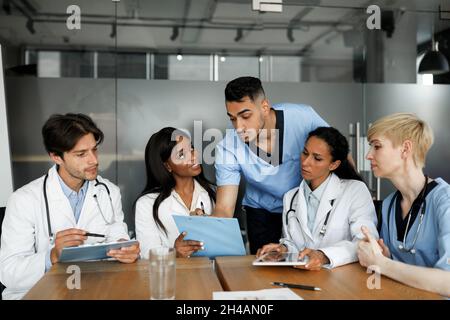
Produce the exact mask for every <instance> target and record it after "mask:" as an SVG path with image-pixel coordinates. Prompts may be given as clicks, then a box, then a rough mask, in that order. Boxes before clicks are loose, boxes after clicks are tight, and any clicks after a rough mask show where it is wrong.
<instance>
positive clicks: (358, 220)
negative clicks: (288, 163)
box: [281, 173, 378, 268]
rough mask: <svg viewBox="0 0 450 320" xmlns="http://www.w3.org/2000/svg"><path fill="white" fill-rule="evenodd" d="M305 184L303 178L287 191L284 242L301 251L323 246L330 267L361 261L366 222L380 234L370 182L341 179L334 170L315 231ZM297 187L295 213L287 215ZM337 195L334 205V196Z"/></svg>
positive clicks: (321, 202) (284, 202)
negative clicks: (310, 223) (359, 248)
mask: <svg viewBox="0 0 450 320" xmlns="http://www.w3.org/2000/svg"><path fill="white" fill-rule="evenodd" d="M305 184H306V182H305V181H304V180H303V181H302V182H301V183H300V187H297V188H294V189H292V190H290V191H288V192H287V193H286V194H285V195H284V199H283V238H282V239H281V243H283V244H284V245H286V246H287V247H288V249H289V251H293V252H298V251H301V250H303V249H304V248H310V249H315V250H321V251H322V252H324V253H325V255H326V256H327V257H328V259H329V260H330V264H329V265H326V266H324V267H327V268H335V267H338V266H341V265H344V264H348V263H351V262H355V261H358V258H357V253H356V251H357V243H358V241H359V240H360V239H362V238H363V237H364V236H363V234H362V232H361V226H366V227H367V228H369V230H370V232H371V233H372V234H373V235H374V236H375V237H378V232H377V228H376V224H377V217H376V213H375V207H374V204H373V201H372V198H371V196H370V193H369V190H368V189H367V187H366V185H365V184H364V183H363V182H361V181H357V180H347V179H339V177H338V176H336V175H335V174H334V173H333V174H332V175H331V177H330V181H329V182H328V185H327V186H326V189H325V190H324V192H323V195H322V198H321V200H320V204H319V207H318V210H317V213H316V218H315V222H314V227H313V232H312V233H311V231H310V230H309V228H308V223H307V222H308V220H307V219H308V217H307V204H306V199H305V194H304V188H305ZM297 190H299V192H298V193H297V196H296V197H295V198H294V201H293V204H292V208H293V209H295V213H294V212H291V213H290V214H289V215H287V212H288V211H289V208H290V204H291V200H292V198H293V196H294V194H295V192H296V191H297ZM333 199H334V203H333V207H332V206H331V200H333ZM330 210H331V213H330V216H329V219H328V224H327V229H326V233H325V235H324V236H322V235H321V234H320V230H321V228H322V226H323V225H324V222H325V218H326V215H327V213H328V212H329V211H330ZM295 217H297V219H298V220H297V219H295ZM287 219H288V220H287ZM287 221H288V222H287ZM288 225H289V227H288Z"/></svg>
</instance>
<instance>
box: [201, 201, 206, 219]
mask: <svg viewBox="0 0 450 320" xmlns="http://www.w3.org/2000/svg"><path fill="white" fill-rule="evenodd" d="M200 207H201V208H202V211H203V214H202V216H206V212H205V206H204V205H203V201H200Z"/></svg>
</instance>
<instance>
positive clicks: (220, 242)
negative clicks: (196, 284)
mask: <svg viewBox="0 0 450 320" xmlns="http://www.w3.org/2000/svg"><path fill="white" fill-rule="evenodd" d="M172 217H173V219H174V220H175V224H176V225H177V228H178V231H179V232H180V233H181V232H183V231H186V232H187V235H186V237H185V238H184V239H185V240H197V241H202V242H203V244H204V245H203V247H204V248H205V250H199V251H197V252H196V253H194V254H193V256H196V257H208V258H214V257H217V256H245V255H246V251H245V247H244V241H243V240H242V235H241V229H240V228H239V223H238V220H237V219H236V218H214V217H202V216H180V215H175V214H174V215H172Z"/></svg>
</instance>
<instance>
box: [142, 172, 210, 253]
mask: <svg viewBox="0 0 450 320" xmlns="http://www.w3.org/2000/svg"><path fill="white" fill-rule="evenodd" d="M157 197H158V193H149V194H146V195H145V196H142V197H141V198H139V200H138V201H137V202H136V216H135V219H136V220H135V225H136V239H137V240H139V243H140V246H141V257H142V258H144V259H148V256H149V250H150V249H152V248H156V247H174V243H175V240H176V238H178V236H179V235H180V232H179V231H178V228H177V226H176V224H175V220H174V219H173V217H172V215H184V216H189V214H190V212H192V211H195V209H197V208H198V209H201V202H203V206H204V208H205V213H206V214H208V215H209V214H211V212H212V208H213V203H212V201H211V199H210V197H209V194H208V192H207V191H206V190H205V189H204V188H203V187H202V186H201V185H200V184H199V183H198V182H197V181H196V180H194V194H193V196H192V203H191V207H190V208H187V207H186V205H185V204H184V202H183V200H182V199H181V197H180V196H179V195H178V193H177V192H176V191H175V190H172V193H171V194H170V196H169V197H168V198H166V199H164V201H163V202H161V204H160V205H159V208H158V217H159V220H160V221H161V222H162V223H163V225H164V227H165V228H166V230H167V234H165V233H164V232H163V231H162V230H161V229H160V228H159V226H158V225H157V224H156V222H155V219H154V218H153V204H154V203H155V200H156V198H157Z"/></svg>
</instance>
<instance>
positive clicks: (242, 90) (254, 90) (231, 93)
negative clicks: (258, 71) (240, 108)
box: [225, 77, 265, 102]
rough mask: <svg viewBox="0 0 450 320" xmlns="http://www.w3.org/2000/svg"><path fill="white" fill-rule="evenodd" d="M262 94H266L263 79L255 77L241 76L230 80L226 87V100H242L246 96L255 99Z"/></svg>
mask: <svg viewBox="0 0 450 320" xmlns="http://www.w3.org/2000/svg"><path fill="white" fill-rule="evenodd" d="M260 95H263V96H265V93H264V89H263V87H262V84H261V80H259V79H258V78H255V77H240V78H236V79H234V80H231V81H230V82H228V84H227V86H226V88H225V101H227V102H241V101H242V100H243V99H244V98H245V97H249V98H250V100H252V101H255V98H257V97H259V96H260Z"/></svg>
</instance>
